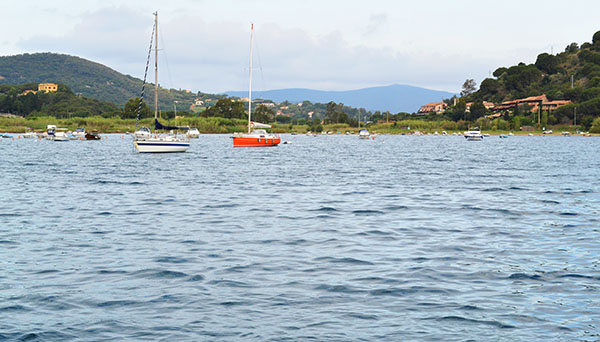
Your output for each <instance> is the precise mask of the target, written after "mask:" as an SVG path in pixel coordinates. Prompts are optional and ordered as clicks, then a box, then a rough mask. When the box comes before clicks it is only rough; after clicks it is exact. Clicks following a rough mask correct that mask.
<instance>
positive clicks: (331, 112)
mask: <svg viewBox="0 0 600 342" xmlns="http://www.w3.org/2000/svg"><path fill="white" fill-rule="evenodd" d="M336 107H337V104H336V103H335V102H333V101H330V102H329V103H328V104H327V112H325V121H327V122H329V123H338V112H337V108H336Z"/></svg>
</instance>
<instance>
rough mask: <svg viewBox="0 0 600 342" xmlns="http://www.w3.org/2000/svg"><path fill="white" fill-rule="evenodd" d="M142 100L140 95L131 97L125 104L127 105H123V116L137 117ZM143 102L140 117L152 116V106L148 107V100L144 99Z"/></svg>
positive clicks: (126, 117)
mask: <svg viewBox="0 0 600 342" xmlns="http://www.w3.org/2000/svg"><path fill="white" fill-rule="evenodd" d="M140 101H142V100H141V99H140V98H139V97H136V98H135V99H129V101H127V103H126V104H125V107H123V115H122V118H123V119H135V118H136V117H137V113H138V108H139V106H140ZM141 104H142V106H141V109H140V118H149V117H152V112H151V111H150V108H149V107H148V105H147V104H146V102H144V101H142V102H141Z"/></svg>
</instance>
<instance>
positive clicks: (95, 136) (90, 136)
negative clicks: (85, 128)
mask: <svg viewBox="0 0 600 342" xmlns="http://www.w3.org/2000/svg"><path fill="white" fill-rule="evenodd" d="M100 139H102V137H100V134H98V132H97V131H96V130H93V131H92V132H87V133H85V140H100Z"/></svg>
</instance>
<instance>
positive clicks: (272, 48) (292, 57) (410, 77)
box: [19, 7, 487, 92]
mask: <svg viewBox="0 0 600 342" xmlns="http://www.w3.org/2000/svg"><path fill="white" fill-rule="evenodd" d="M160 19H161V18H160V17H159V33H160V38H159V48H161V49H164V50H162V51H161V55H160V57H159V59H160V60H161V63H160V65H161V67H160V69H161V74H160V80H161V81H160V83H161V84H162V85H163V86H166V87H172V88H186V89H192V90H194V91H197V90H200V91H204V92H222V91H227V90H242V89H246V87H247V83H248V52H249V44H250V43H249V38H250V37H249V33H250V32H249V23H240V22H227V21H205V20H204V19H202V18H200V17H197V16H192V15H186V14H177V15H176V16H173V17H171V18H170V19H168V20H164V21H163V20H160ZM386 22H387V16H386V15H385V14H377V15H373V16H371V19H370V20H369V24H368V25H367V32H376V31H377V30H378V29H379V28H380V27H381V25H384V24H385V23H386ZM152 23H153V17H152V16H151V15H140V14H139V13H137V12H135V11H134V10H132V9H128V8H124V7H120V8H105V9H101V10H98V11H95V12H89V13H86V14H85V16H84V17H83V19H82V20H81V22H80V23H79V24H77V25H75V27H74V29H73V30H72V31H70V32H68V33H67V34H65V35H64V36H63V37H59V38H56V37H49V36H47V35H43V34H42V35H38V36H35V37H33V38H29V39H27V40H23V41H21V42H20V44H19V46H20V47H21V48H24V49H26V50H28V51H50V52H60V53H68V54H72V55H77V56H81V57H83V58H87V59H90V60H93V61H96V62H99V63H102V64H105V65H107V66H109V67H111V68H113V69H115V70H117V71H119V72H122V73H126V74H131V75H133V76H136V77H143V70H144V67H145V61H146V55H147V53H148V44H149V43H150V32H151V29H152ZM255 38H256V39H255V45H254V51H255V54H254V67H255V68H256V69H255V75H256V76H255V85H256V86H257V90H267V89H276V88H291V87H306V88H316V89H327V90H343V89H356V88H361V87H367V86H375V85H387V84H411V85H418V86H430V87H434V88H438V89H444V90H453V89H458V88H460V84H462V82H463V81H464V79H465V78H467V77H469V75H468V74H466V73H465V70H470V69H473V68H474V67H479V68H480V69H481V68H483V69H482V70H487V66H485V65H483V64H482V63H481V62H477V61H475V60H474V59H473V58H472V57H470V56H468V55H454V56H443V55H436V54H432V53H431V52H430V51H426V52H424V53H419V52H417V51H410V50H409V51H401V52H399V51H396V50H395V49H392V48H390V47H366V46H362V45H355V44H351V43H350V42H348V41H347V40H345V39H344V37H343V35H342V33H341V32H339V31H333V32H329V33H327V34H323V35H314V34H309V33H308V32H307V31H305V30H303V29H300V28H283V27H281V26H280V25H277V24H273V23H260V24H257V25H255ZM165 61H168V66H166V67H165V66H164V65H165V63H164V62H165ZM167 72H168V73H167ZM486 74H487V71H486ZM263 80H264V81H263Z"/></svg>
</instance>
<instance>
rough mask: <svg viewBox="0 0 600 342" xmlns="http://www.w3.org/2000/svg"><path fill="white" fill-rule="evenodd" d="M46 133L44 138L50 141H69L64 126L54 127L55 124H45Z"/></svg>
mask: <svg viewBox="0 0 600 342" xmlns="http://www.w3.org/2000/svg"><path fill="white" fill-rule="evenodd" d="M46 129H47V135H46V139H48V140H52V141H69V136H68V135H67V133H66V132H65V131H66V129H64V128H56V125H48V126H46Z"/></svg>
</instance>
